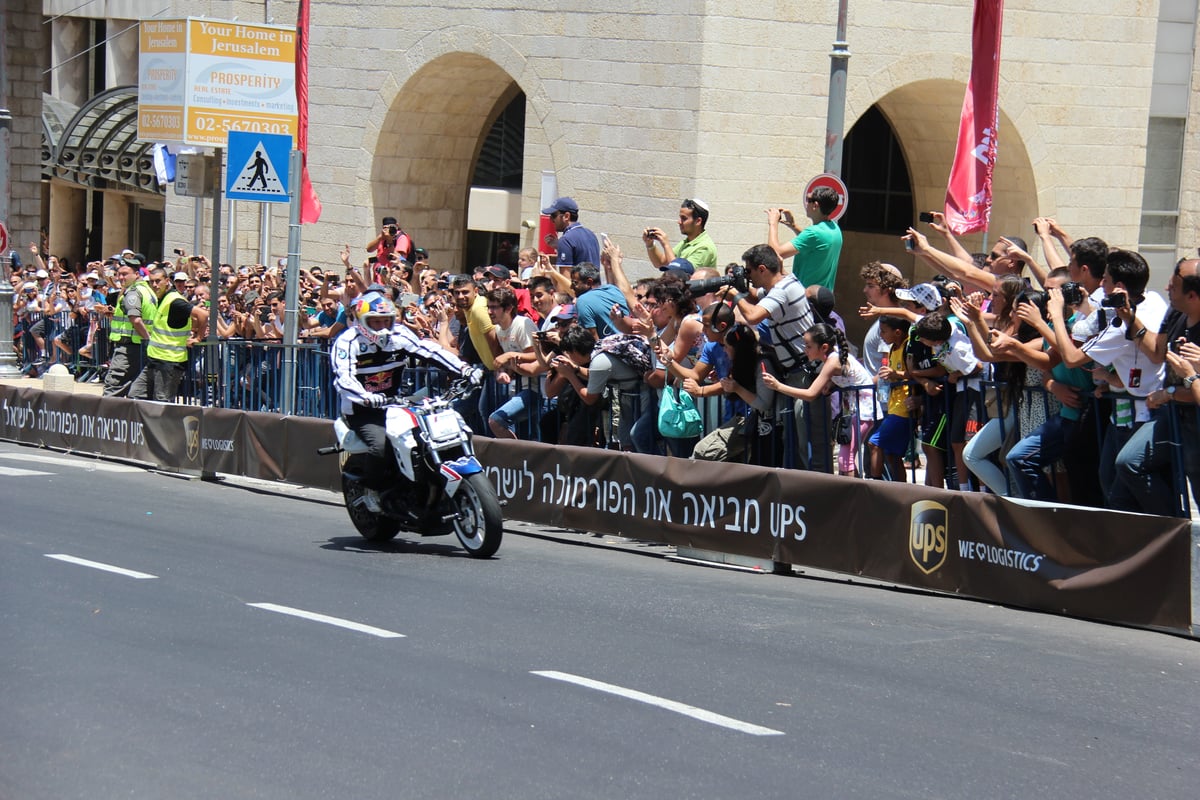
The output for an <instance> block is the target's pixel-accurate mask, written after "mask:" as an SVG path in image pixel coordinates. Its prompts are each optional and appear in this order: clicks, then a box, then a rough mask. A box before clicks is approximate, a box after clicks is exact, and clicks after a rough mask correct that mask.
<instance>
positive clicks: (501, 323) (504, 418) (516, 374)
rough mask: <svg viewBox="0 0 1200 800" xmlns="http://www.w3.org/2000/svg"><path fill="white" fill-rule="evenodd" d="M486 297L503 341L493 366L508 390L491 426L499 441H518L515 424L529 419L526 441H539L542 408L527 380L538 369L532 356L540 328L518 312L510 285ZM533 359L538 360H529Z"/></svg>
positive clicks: (489, 420) (498, 381) (500, 340)
mask: <svg viewBox="0 0 1200 800" xmlns="http://www.w3.org/2000/svg"><path fill="white" fill-rule="evenodd" d="M485 297H486V298H487V311H488V316H489V317H491V320H492V324H493V325H495V326H496V339H497V340H498V341H499V342H500V355H498V356H496V359H495V364H494V367H495V371H496V383H497V384H499V385H500V386H507V387H508V390H509V397H508V400H507V401H506V402H505V403H503V404H502V405H501V406H500V407H499V408H498V409H496V410H495V411H493V412H492V413H491V414H489V415H488V417H487V420H488V427H489V428H491V430H492V435H493V436H495V437H496V438H498V439H516V438H517V431H516V424H517V423H518V422H521V421H522V420H525V419H529V420H530V424H529V426H528V428H529V435H528V436H527V437H525V438H530V439H537V432H536V426H537V420H538V418H539V417H540V416H541V414H540V413H539V412H540V410H541V409H540V405H539V402H538V400H539V398H538V394H537V392H535V391H533V389H532V388H530V387H529V385H528V383H529V381H528V378H531V377H533V376H534V375H536V374H537V372H538V367H539V365H538V363H537V361H536V357H533V335H534V333H535V332H536V331H537V325H536V324H534V322H533V320H531V319H530V318H529V317H525V316H522V315H520V314H518V313H517V295H516V293H515V292H514V291H513V290H512V289H511V288H509V287H508V286H500V287H497V288H495V289H492V290H491V291H489V292H488V293H487V294H486V295H485ZM531 357H533V358H534V359H535V360H533V361H530V360H529V359H530V358H531ZM514 379H515V381H516V383H515V384H514V382H513V381H514Z"/></svg>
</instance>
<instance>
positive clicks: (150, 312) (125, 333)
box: [108, 278, 157, 344]
mask: <svg viewBox="0 0 1200 800" xmlns="http://www.w3.org/2000/svg"><path fill="white" fill-rule="evenodd" d="M130 289H133V290H134V291H136V292H137V293H138V294H139V295H141V298H142V321H143V322H152V321H153V320H154V314H155V313H156V309H157V304H156V302H155V297H154V290H153V289H151V288H150V285H149V284H147V283H146V282H145V281H144V280H142V279H140V278H139V279H138V280H136V281H134V282H133V283H132V284H131V285H130V286H129V287H128V288H126V289H123V290H122V291H121V296H120V297H119V298H117V307H116V308H114V309H113V317H112V327H111V328H110V329H109V332H108V338H109V341H113V342H116V341H119V340H121V339H124V338H126V337H128V338H129V340H130V341H131V342H133V343H134V344H141V342H142V337H141V336H138V334H137V330H136V329H135V328H134V327H133V323H132V322H130V321H129V317H128V316H127V315H126V314H125V293H126V292H128V291H129V290H130Z"/></svg>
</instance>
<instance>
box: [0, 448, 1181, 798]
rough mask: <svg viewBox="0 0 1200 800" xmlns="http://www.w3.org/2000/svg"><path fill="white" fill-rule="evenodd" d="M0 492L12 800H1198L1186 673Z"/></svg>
mask: <svg viewBox="0 0 1200 800" xmlns="http://www.w3.org/2000/svg"><path fill="white" fill-rule="evenodd" d="M0 480H2V483H0V486H3V487H4V489H3V497H4V512H3V514H2V515H0V799H2V800H10V799H11V800H18V799H19V800H34V799H37V798H54V799H55V800H62V799H63V798H89V800H92V799H94V798H116V797H122V798H168V797H169V798H192V797H195V798H201V797H203V798H325V797H328V798H375V797H380V798H383V797H387V798H531V799H532V798H564V797H571V798H593V797H596V798H655V800H658V799H659V798H733V797H755V798H775V797H780V798H784V797H788V798H791V797H921V798H935V797H945V798H964V797H971V798H992V797H996V798H1007V797H1029V796H1034V795H1045V796H1053V797H1059V798H1075V797H1078V798H1095V797H1118V798H1131V797H1139V798H1141V797H1145V798H1151V797H1153V798H1175V797H1178V798H1191V797H1194V796H1195V793H1196V787H1197V786H1198V785H1200V760H1198V759H1197V757H1196V754H1197V752H1200V732H1198V730H1197V724H1198V720H1200V643H1197V642H1194V641H1190V640H1185V639H1181V638H1177V637H1172V636H1168V635H1164V634H1158V633H1149V632H1144V631H1136V630H1128V629H1123V628H1117V627H1112V626H1106V625H1100V624H1096V623H1089V622H1082V621H1076V620H1069V619H1063V618H1059V617H1054V616H1050V615H1045V614H1035V613H1030V612H1023V611H1019V610H1013V609H1005V608H999V607H995V606H989V605H986V604H983V603H976V602H969V601H962V600H956V599H952V598H944V597H935V596H929V595H924V594H919V593H911V592H903V591H895V590H889V589H882V588H877V587H871V586H862V585H851V584H847V583H844V582H840V581H824V580H811V579H805V578H799V577H780V576H771V575H757V576H756V575H747V574H743V573H736V572H729V571H722V570H714V569H705V568H698V567H693V566H686V565H681V564H677V563H673V562H670V561H667V560H665V559H663V558H662V554H663V553H664V552H665V548H661V547H639V546H626V547H621V548H609V547H605V546H603V539H601V538H598V537H590V536H584V535H576V534H569V533H562V532H549V533H546V532H538V531H536V530H535V529H532V528H530V527H529V526H513V527H510V529H509V532H508V534H507V535H506V538H505V542H504V544H503V546H502V547H501V549H500V552H499V555H498V557H497V558H495V559H493V560H490V561H474V560H471V559H468V558H466V557H465V555H464V554H463V553H462V551H460V550H459V549H458V548H457V547H456V546H455V542H454V540H453V539H451V538H432V539H419V540H412V541H397V542H394V543H391V544H389V545H387V546H384V547H369V546H364V543H363V542H362V540H360V539H359V538H358V537H357V536H356V535H355V534H354V533H353V531H352V529H351V528H350V526H349V523H348V520H347V519H346V517H345V512H344V510H343V509H342V508H341V507H340V506H338V505H337V504H336V503H334V502H332V499H331V496H330V495H328V494H326V493H323V492H317V491H312V490H299V489H291V488H285V487H281V489H282V491H279V492H276V491H263V490H260V489H258V488H256V487H258V486H261V484H246V483H239V484H238V485H232V484H230V483H220V484H215V483H202V482H199V481H189V480H184V479H180V478H177V477H170V476H165V475H159V474H154V473H150V472H145V471H143V470H140V469H136V468H126V467H122V466H120V465H114V464H111V463H107V462H97V461H92V460H87V459H82V458H75V457H71V456H64V455H62V454H57V453H50V452H46V451H38V450H33V449H28V448H20V447H16V446H14V445H10V444H6V443H0ZM597 545H599V546H597ZM114 568H115V569H117V570H121V571H112V570H113V569H114Z"/></svg>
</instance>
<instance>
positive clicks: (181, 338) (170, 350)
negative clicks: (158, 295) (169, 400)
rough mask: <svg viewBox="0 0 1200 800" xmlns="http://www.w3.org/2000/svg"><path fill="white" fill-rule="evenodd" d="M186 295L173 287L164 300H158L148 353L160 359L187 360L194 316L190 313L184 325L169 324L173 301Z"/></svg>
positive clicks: (179, 362)
mask: <svg viewBox="0 0 1200 800" xmlns="http://www.w3.org/2000/svg"><path fill="white" fill-rule="evenodd" d="M183 299H184V296H183V295H181V294H180V293H179V292H177V291H175V290H174V289H171V290H170V291H168V292H167V293H166V294H165V295H163V298H162V300H159V301H158V310H157V311H156V312H155V313H154V324H153V325H152V326H151V327H150V345H149V346H148V347H147V348H146V355H148V356H149V357H150V358H157V359H158V360H159V361H172V362H175V363H177V364H182V363H183V362H185V361H187V341H188V335H189V334H191V332H192V318H191V316H190V315H189V316H188V318H187V321H186V322H184V324H183V326H182V327H179V328H172V327H171V326H170V324H168V321H167V317H169V316H170V310H171V303H174V302H175V301H176V300H183Z"/></svg>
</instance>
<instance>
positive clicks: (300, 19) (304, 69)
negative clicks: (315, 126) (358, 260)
mask: <svg viewBox="0 0 1200 800" xmlns="http://www.w3.org/2000/svg"><path fill="white" fill-rule="evenodd" d="M296 105H297V106H298V107H299V112H300V119H299V122H298V124H297V126H296V128H297V130H296V149H297V150H299V151H300V153H301V158H302V159H303V166H302V167H301V171H300V224H304V223H306V222H316V221H317V220H319V219H320V218H321V201H320V200H319V199H318V198H317V193H316V191H315V190H314V189H313V185H312V181H311V180H309V177H308V0H300V10H299V12H298V15H297V19H296Z"/></svg>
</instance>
